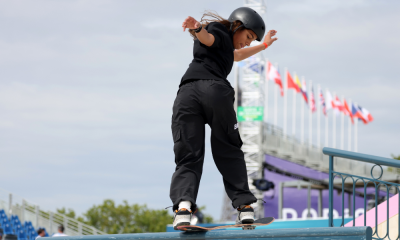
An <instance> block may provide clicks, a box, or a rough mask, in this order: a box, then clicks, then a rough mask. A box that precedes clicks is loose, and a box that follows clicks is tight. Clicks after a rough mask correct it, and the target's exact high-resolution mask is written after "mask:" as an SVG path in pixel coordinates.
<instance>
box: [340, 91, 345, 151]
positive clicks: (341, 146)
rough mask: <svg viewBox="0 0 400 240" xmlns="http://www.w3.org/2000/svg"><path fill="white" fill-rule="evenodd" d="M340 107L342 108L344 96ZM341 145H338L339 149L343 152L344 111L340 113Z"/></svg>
mask: <svg viewBox="0 0 400 240" xmlns="http://www.w3.org/2000/svg"><path fill="white" fill-rule="evenodd" d="M342 107H344V96H342ZM341 125H342V126H341V133H340V135H341V137H340V139H341V143H340V149H342V150H344V111H342V119H341Z"/></svg>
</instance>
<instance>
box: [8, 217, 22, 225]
mask: <svg viewBox="0 0 400 240" xmlns="http://www.w3.org/2000/svg"><path fill="white" fill-rule="evenodd" d="M10 225H11V226H12V227H17V226H21V222H20V221H19V219H18V218H14V219H12V220H11V223H10Z"/></svg>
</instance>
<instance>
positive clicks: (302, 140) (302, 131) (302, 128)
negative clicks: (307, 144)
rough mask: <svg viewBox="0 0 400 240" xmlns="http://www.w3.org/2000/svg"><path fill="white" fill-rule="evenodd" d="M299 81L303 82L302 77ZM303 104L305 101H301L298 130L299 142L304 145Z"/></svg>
mask: <svg viewBox="0 0 400 240" xmlns="http://www.w3.org/2000/svg"><path fill="white" fill-rule="evenodd" d="M301 79H302V80H303V79H304V77H301ZM304 102H305V101H301V126H300V128H301V129H300V130H301V137H300V141H301V144H304Z"/></svg>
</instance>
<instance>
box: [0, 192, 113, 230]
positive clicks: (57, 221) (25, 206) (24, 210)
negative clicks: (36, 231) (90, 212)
mask: <svg viewBox="0 0 400 240" xmlns="http://www.w3.org/2000/svg"><path fill="white" fill-rule="evenodd" d="M0 209H4V211H5V212H6V213H7V215H8V217H10V216H11V215H17V216H18V218H19V219H20V221H21V222H22V223H23V222H24V221H30V222H32V225H33V226H34V227H35V228H38V227H43V228H46V231H47V233H48V234H49V235H52V234H53V233H56V232H57V228H58V226H59V225H61V224H62V225H64V228H65V230H64V233H65V234H67V235H69V236H80V235H103V234H107V233H105V232H102V231H100V230H98V229H96V228H94V227H92V226H89V225H87V224H84V223H82V222H79V221H77V220H76V219H73V218H70V217H67V216H65V215H64V214H60V213H56V212H52V211H44V210H42V209H41V208H40V207H39V205H38V204H35V203H33V202H30V201H28V200H26V199H23V198H22V197H20V196H18V195H16V194H12V193H10V192H8V191H5V190H2V189H0Z"/></svg>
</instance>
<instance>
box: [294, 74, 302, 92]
mask: <svg viewBox="0 0 400 240" xmlns="http://www.w3.org/2000/svg"><path fill="white" fill-rule="evenodd" d="M294 81H295V83H296V85H297V86H298V87H299V92H300V91H301V83H300V79H299V77H298V76H297V75H294Z"/></svg>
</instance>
